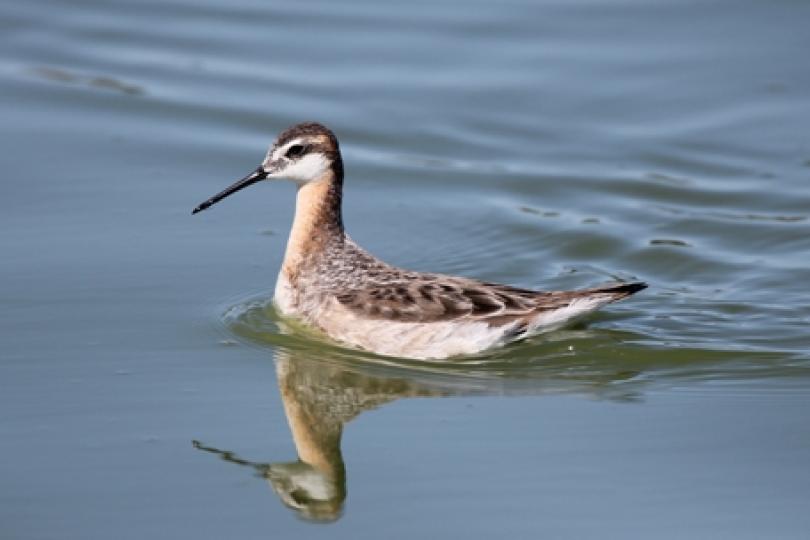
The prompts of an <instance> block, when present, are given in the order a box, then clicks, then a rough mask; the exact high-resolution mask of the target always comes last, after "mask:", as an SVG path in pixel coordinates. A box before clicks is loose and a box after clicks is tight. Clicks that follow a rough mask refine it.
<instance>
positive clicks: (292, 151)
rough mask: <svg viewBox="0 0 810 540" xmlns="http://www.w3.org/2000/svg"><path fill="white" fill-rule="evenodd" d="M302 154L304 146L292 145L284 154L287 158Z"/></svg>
mask: <svg viewBox="0 0 810 540" xmlns="http://www.w3.org/2000/svg"><path fill="white" fill-rule="evenodd" d="M303 153H304V146H303V145H301V144H294V145H292V146H291V147H290V148H289V149H288V150H287V153H286V154H285V155H286V156H287V157H288V158H294V157H298V156H300V155H301V154H303Z"/></svg>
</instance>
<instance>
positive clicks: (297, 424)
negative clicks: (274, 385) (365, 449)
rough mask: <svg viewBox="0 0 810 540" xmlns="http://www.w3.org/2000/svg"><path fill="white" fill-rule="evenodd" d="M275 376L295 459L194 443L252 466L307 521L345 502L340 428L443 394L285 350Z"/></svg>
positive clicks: (335, 514) (333, 515)
mask: <svg viewBox="0 0 810 540" xmlns="http://www.w3.org/2000/svg"><path fill="white" fill-rule="evenodd" d="M275 360H276V375H277V379H278V386H279V391H280V394H281V399H282V402H283V403H284V412H285V413H286V416H287V422H288V424H289V426H290V431H291V432H292V437H293V442H294V443H295V448H296V450H297V452H298V460H297V461H291V462H283V463H258V462H252V461H248V460H245V459H240V458H239V457H237V456H236V455H234V454H233V453H232V452H228V451H225V450H220V449H217V448H214V447H211V446H205V445H203V444H202V443H200V442H198V441H193V444H194V447H195V448H197V449H199V450H203V451H206V452H211V453H214V454H217V455H219V456H220V457H221V458H222V459H223V460H225V461H228V462H231V463H235V464H237V465H244V466H249V467H252V468H253V469H255V470H256V472H257V474H258V475H259V476H261V477H263V478H265V479H267V480H268V481H269V482H270V485H271V486H272V488H273V490H274V491H275V492H276V494H277V495H278V496H279V498H280V499H281V501H282V502H283V503H284V504H285V505H286V506H287V507H288V508H291V509H293V510H295V511H296V513H297V514H298V515H299V516H300V517H302V518H304V519H306V520H310V521H322V522H328V521H334V520H336V519H338V518H340V516H341V514H342V511H343V504H344V501H345V500H346V467H345V464H344V462H343V455H342V453H341V450H340V441H341V437H342V435H343V426H344V425H345V424H346V423H347V422H349V421H351V420H352V419H354V418H355V417H357V416H358V415H359V414H360V413H362V412H363V411H368V410H371V409H374V408H376V407H379V406H380V405H383V404H385V403H388V402H390V401H394V400H396V399H399V398H403V397H415V396H439V395H447V394H449V392H448V391H447V390H439V389H431V388H429V387H428V385H422V384H419V383H417V382H415V381H411V380H408V379H405V378H396V377H384V376H375V375H372V374H369V373H364V372H362V371H360V370H353V369H351V368H349V367H346V366H339V365H335V364H330V363H326V362H321V361H317V360H312V359H311V358H308V357H307V356H305V355H302V354H295V353H291V352H288V351H284V352H277V353H276V359H275Z"/></svg>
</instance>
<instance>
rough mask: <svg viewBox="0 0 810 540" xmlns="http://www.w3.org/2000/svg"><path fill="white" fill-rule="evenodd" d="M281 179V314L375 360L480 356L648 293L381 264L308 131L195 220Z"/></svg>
mask: <svg viewBox="0 0 810 540" xmlns="http://www.w3.org/2000/svg"><path fill="white" fill-rule="evenodd" d="M279 178H285V179H289V180H292V181H294V182H295V183H296V184H297V185H298V191H297V195H296V206H295V217H294V218H293V224H292V229H291V231H290V236H289V239H288V241H287V249H286V252H285V254H284V261H283V262H282V265H281V271H280V273H279V275H278V280H277V281H276V288H275V295H274V302H275V305H276V307H277V309H278V310H279V311H280V312H281V314H282V315H284V316H288V317H292V318H295V319H298V320H301V321H303V322H305V323H306V324H308V325H310V326H312V327H315V328H317V329H319V330H321V331H322V332H323V333H325V334H326V335H328V336H329V337H331V338H332V339H334V340H337V341H339V342H342V343H344V344H347V345H350V346H353V347H356V348H360V349H364V350H367V351H371V352H374V353H376V354H380V355H386V356H397V357H406V358H414V359H446V358H449V357H453V356H459V355H469V354H475V353H478V352H481V351H484V350H486V349H489V348H492V347H496V346H499V345H503V344H505V343H508V342H511V341H515V340H517V339H521V338H524V337H527V336H531V335H533V334H537V333H540V332H544V331H549V330H553V329H556V328H559V327H561V326H563V325H564V324H566V323H567V322H569V321H571V320H572V319H573V318H575V317H578V316H580V315H583V314H585V313H589V312H591V311H594V310H596V309H597V308H599V307H601V306H603V305H605V304H609V303H611V302H615V301H617V300H621V299H623V298H626V297H627V296H630V295H631V294H633V293H635V292H638V291H640V290H642V289H644V288H646V287H647V285H646V284H644V283H641V282H624V283H611V284H606V285H601V286H598V287H593V288H589V289H580V290H573V291H535V290H529V289H523V288H518V287H511V286H509V285H501V284H498V283H489V282H485V281H478V280H475V279H470V278H466V277H458V276H449V275H444V274H433V273H424V272H415V271H411V270H405V269H402V268H398V267H396V266H393V265H390V264H388V263H385V262H383V261H381V260H380V259H378V258H376V257H374V256H373V255H371V254H370V253H368V252H367V251H366V250H364V249H363V248H361V247H360V246H358V245H357V244H356V243H355V242H354V241H352V239H351V238H350V237H349V236H348V235H347V234H346V231H345V229H344V226H343V216H342V213H341V202H342V194H343V159H342V158H341V154H340V147H339V145H338V140H337V137H335V134H334V133H332V131H331V130H329V129H328V128H327V127H325V126H323V125H321V124H318V123H312V122H310V123H303V124H298V125H295V126H292V127H290V128H288V129H287V130H285V131H283V132H282V133H281V134H280V135H279V136H278V138H277V139H276V141H275V142H274V143H273V144H272V145H271V146H270V149H269V150H268V152H267V155H266V157H265V159H264V161H263V162H262V164H261V165H259V167H257V168H256V170H254V171H253V172H251V173H250V174H248V175H247V176H245V177H244V178H242V179H241V180H239V181H237V182H236V183H234V184H233V185H231V186H230V187H228V188H226V189H225V190H223V191H222V192H220V193H218V194H216V195H214V196H213V197H211V198H210V199H208V200H207V201H205V202H203V203H201V204H200V205H199V206H197V207H196V208H195V209H194V211H193V212H192V213H193V214H196V213H198V212H200V211H202V210H205V209H206V208H208V207H210V206H211V205H213V204H215V203H217V202H219V201H220V200H222V199H224V198H225V197H228V196H229V195H232V194H233V193H236V192H237V191H239V190H241V189H244V188H246V187H248V186H250V185H252V184H255V183H256V182H259V181H261V180H265V179H279Z"/></svg>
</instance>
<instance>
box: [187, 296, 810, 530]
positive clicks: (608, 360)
mask: <svg viewBox="0 0 810 540" xmlns="http://www.w3.org/2000/svg"><path fill="white" fill-rule="evenodd" d="M225 323H226V325H227V326H228V327H229V328H230V329H231V330H232V331H233V332H234V333H236V335H238V336H240V337H241V338H245V339H247V340H248V342H249V343H252V344H254V345H257V346H259V347H260V348H262V349H265V347H266V346H267V345H271V346H272V348H273V351H274V359H275V364H276V377H277V382H278V387H279V392H280V396H281V399H282V402H283V404H284V411H285V414H286V417H287V421H288V424H289V426H290V430H291V433H292V439H293V442H294V444H295V447H296V450H297V453H298V459H297V460H296V461H288V462H259V461H251V460H248V459H243V458H241V457H238V456H237V455H235V454H234V453H233V452H231V451H228V450H224V449H220V448H217V447H214V446H210V445H208V444H204V443H202V442H200V441H193V444H194V447H195V448H196V449H198V450H202V451H205V452H210V453H213V454H216V455H218V456H219V457H220V458H221V459H223V460H225V461H227V462H230V463H234V464H237V465H241V466H244V467H248V468H250V469H253V470H254V471H255V473H256V475H257V476H259V477H260V478H264V479H266V480H267V481H268V482H269V483H270V485H271V487H272V489H273V491H275V493H276V494H277V495H278V496H279V498H280V499H281V501H282V502H283V503H284V504H285V505H286V506H287V507H288V508H290V509H292V510H294V511H295V512H296V513H297V515H298V516H299V517H301V518H303V519H305V520H308V521H317V522H329V521H335V520H337V519H339V518H340V517H341V515H342V512H343V507H344V503H345V500H346V496H347V489H346V482H347V472H346V467H345V464H344V460H343V454H342V452H341V438H342V434H343V428H344V425H345V424H346V423H348V422H350V421H351V420H353V419H354V418H356V417H357V416H359V415H360V414H361V413H363V412H364V411H368V410H372V409H376V408H378V407H380V406H383V405H385V404H386V403H390V402H393V401H396V400H399V399H403V398H439V397H451V396H476V395H478V396H484V395H541V394H550V393H553V394H559V393H568V394H579V395H583V396H587V397H590V398H595V399H608V400H615V401H623V402H634V401H640V400H642V399H643V397H644V393H645V392H648V391H652V390H653V389H656V388H662V387H672V386H677V385H686V384H690V383H695V382H735V383H740V382H744V381H745V380H751V379H757V380H759V379H763V378H774V379H775V380H776V379H781V378H783V377H784V378H790V377H795V376H796V375H797V374H801V375H802V376H804V377H807V376H808V375H810V373H808V370H807V369H806V368H804V367H802V365H797V366H796V367H795V369H791V368H790V363H789V362H787V361H786V357H785V355H784V354H781V353H765V352H747V353H746V352H740V351H711V350H699V349H687V348H665V347H655V346H650V345H649V344H645V343H644V342H645V341H649V339H648V338H645V336H643V335H640V334H637V333H633V332H626V331H616V330H608V329H593V330H591V329H588V328H586V327H585V326H580V327H577V328H574V329H569V330H566V331H558V332H554V333H552V334H548V335H547V336H543V337H539V338H536V339H534V340H531V341H529V342H528V343H521V344H516V345H514V346H512V347H506V348H504V349H501V350H498V351H496V352H495V353H492V354H489V355H487V356H481V357H473V358H465V359H459V360H458V361H455V362H452V363H448V362H426V361H411V360H405V359H390V358H381V357H377V356H374V355H368V354H364V353H362V352H356V351H348V350H346V349H342V348H339V347H337V346H334V345H332V344H330V343H328V342H325V341H323V340H321V339H320V338H319V336H317V335H314V334H312V332H311V331H307V330H306V329H304V328H296V327H293V326H290V323H289V321H286V320H282V319H280V318H279V317H278V316H277V315H276V313H275V312H274V310H273V308H272V307H271V305H270V304H269V303H268V302H267V301H260V300H257V301H253V302H248V303H245V304H242V305H240V306H237V307H235V308H232V309H231V310H229V312H228V313H227V314H226V316H225Z"/></svg>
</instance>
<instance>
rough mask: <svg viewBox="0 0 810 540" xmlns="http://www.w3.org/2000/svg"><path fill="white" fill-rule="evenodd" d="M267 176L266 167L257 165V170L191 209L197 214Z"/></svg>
mask: <svg viewBox="0 0 810 540" xmlns="http://www.w3.org/2000/svg"><path fill="white" fill-rule="evenodd" d="M265 178H267V173H266V172H265V171H264V168H262V167H261V166H259V167H257V168H256V170H255V171H253V172H252V173H250V174H249V175H247V176H246V177H244V178H242V179H241V180H239V181H238V182H236V183H234V184H233V185H231V186H229V187H227V188H225V189H224V190H222V191H220V192H219V193H217V194H216V195H214V196H213V197H211V198H210V199H208V200H207V201H205V202H204V203H201V204H200V205H199V206H198V207H197V208H195V209H194V210H192V211H191V213H192V214H196V213H197V212H202V211H203V210H205V209H206V208H208V207H209V206H211V205H213V204H216V203H218V202H219V201H221V200H222V199H224V198H225V197H227V196H228V195H232V194H234V193H236V192H237V191H239V190H240V189H244V188H246V187H248V186H249V185H251V184H255V183H256V182H259V181H260V180H264V179H265Z"/></svg>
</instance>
